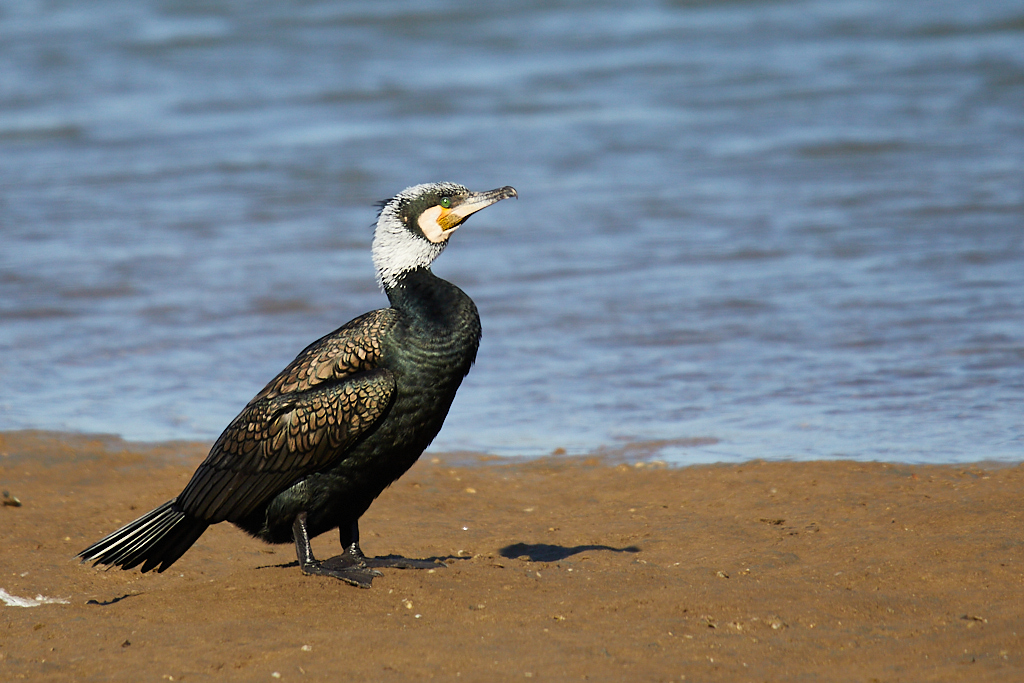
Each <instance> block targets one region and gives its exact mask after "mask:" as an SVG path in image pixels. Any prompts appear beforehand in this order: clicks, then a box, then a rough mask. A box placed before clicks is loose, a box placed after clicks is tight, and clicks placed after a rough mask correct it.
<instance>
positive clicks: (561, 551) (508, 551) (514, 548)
mask: <svg viewBox="0 0 1024 683" xmlns="http://www.w3.org/2000/svg"><path fill="white" fill-rule="evenodd" d="M588 550H606V551H609V552H613V553H638V552H640V548H639V547H637V546H635V545H631V546H627V547H625V548H613V547H612V546H610V545H574V546H564V545H550V544H548V543H513V544H512V545H507V546H505V547H504V548H502V549H501V550H499V551H498V552H499V553H501V556H502V557H504V558H507V559H509V560H514V559H516V558H519V557H524V556H525V557H526V558H527V559H529V560H530V562H558V561H559V560H564V559H566V558H567V557H572V556H573V555H576V554H578V553H585V552H587V551H588Z"/></svg>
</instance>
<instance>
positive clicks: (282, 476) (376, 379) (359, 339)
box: [178, 310, 395, 524]
mask: <svg viewBox="0 0 1024 683" xmlns="http://www.w3.org/2000/svg"><path fill="white" fill-rule="evenodd" d="M391 315H392V314H391V313H389V311H387V310H384V311H374V312H373V313H368V314H366V315H364V316H361V317H359V318H356V319H355V320H353V321H352V322H350V323H348V324H347V325H345V326H344V327H342V328H340V329H339V330H337V331H336V332H334V333H332V334H330V335H328V336H326V337H324V338H323V339H320V340H319V341H317V342H314V343H313V344H311V345H310V346H308V347H307V348H306V349H305V350H303V351H302V353H300V354H299V356H298V357H297V358H296V359H295V360H294V361H292V363H291V364H290V365H289V366H288V367H287V368H285V369H284V371H282V372H281V374H279V375H278V376H277V377H276V378H274V380H272V381H271V382H270V383H269V384H268V385H267V386H266V387H265V388H264V389H263V391H261V392H260V393H259V394H257V395H256V397H255V398H254V399H253V400H252V401H250V402H249V404H248V405H247V406H246V407H245V409H244V410H243V411H242V413H241V414H240V415H239V416H238V417H236V418H235V419H234V420H233V421H232V422H231V424H230V425H228V427H227V429H225V430H224V433H223V434H221V436H220V438H219V439H217V442H216V443H215V444H214V445H213V448H212V449H211V450H210V454H209V455H208V456H207V458H206V460H204V461H203V463H202V464H201V465H200V466H199V469H197V470H196V473H195V474H194V475H193V476H192V480H191V481H190V482H189V483H188V485H187V486H186V487H185V490H184V491H182V493H181V495H180V496H178V504H179V505H181V506H182V507H183V508H184V509H185V511H187V512H188V513H190V514H192V515H193V516H195V517H198V518H199V519H202V520H203V521H205V522H208V523H210V524H215V523H217V522H221V521H224V520H237V519H239V518H241V517H243V516H245V515H246V514H248V513H250V512H252V511H253V510H254V509H256V508H257V507H259V506H260V505H262V504H264V503H266V502H267V501H268V500H270V499H271V498H273V497H274V496H276V495H277V494H278V493H280V492H281V491H284V490H285V489H287V488H288V487H289V486H291V485H292V484H294V483H295V482H296V481H297V480H299V479H301V478H302V477H304V476H306V475H308V474H311V473H313V472H316V471H319V470H322V469H324V468H325V467H327V466H329V465H330V464H331V463H332V462H334V461H335V460H337V459H338V457H340V456H341V455H342V454H343V453H344V451H345V450H346V449H347V448H348V447H349V446H351V445H352V444H353V443H354V442H355V441H356V440H357V439H358V438H359V436H360V435H361V434H363V433H364V432H365V431H366V430H368V429H369V428H371V427H372V426H373V425H374V424H376V423H377V421H378V420H379V419H380V418H381V417H382V416H383V415H384V414H385V413H386V412H387V409H388V407H389V406H390V405H391V398H392V396H393V395H394V391H395V380H394V376H393V375H392V373H391V372H390V371H388V370H385V369H383V368H377V367H376V366H377V363H378V362H379V360H380V353H381V351H380V335H381V334H383V333H384V332H386V330H387V328H388V327H389V326H390V325H391V324H392V322H393V318H392V317H391Z"/></svg>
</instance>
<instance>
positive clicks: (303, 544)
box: [292, 512, 380, 588]
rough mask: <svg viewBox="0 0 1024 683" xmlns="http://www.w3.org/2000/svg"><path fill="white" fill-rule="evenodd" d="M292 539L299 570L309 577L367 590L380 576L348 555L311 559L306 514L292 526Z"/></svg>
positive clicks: (300, 516) (296, 519) (303, 513)
mask: <svg viewBox="0 0 1024 683" xmlns="http://www.w3.org/2000/svg"><path fill="white" fill-rule="evenodd" d="M292 538H294V539H295V554H296V555H297V556H298V558H299V568H300V569H301V570H302V573H303V574H307V575H310V576H333V577H334V578H336V579H341V580H342V581H344V582H345V583H348V584H351V585H353V586H358V587H359V588H369V587H370V585H371V583H372V582H373V577H374V576H380V572H375V571H373V570H372V569H368V568H366V567H365V566H362V565H360V563H359V562H356V561H353V560H352V558H351V557H350V556H349V554H348V553H344V554H342V555H338V556H337V557H332V558H331V559H329V560H324V561H323V562H321V561H320V560H318V559H316V558H315V557H313V547H312V546H311V545H310V544H309V531H308V530H307V529H306V513H305V512H301V513H299V515H298V517H296V518H295V522H294V524H292Z"/></svg>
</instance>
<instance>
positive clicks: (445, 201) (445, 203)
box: [441, 197, 452, 209]
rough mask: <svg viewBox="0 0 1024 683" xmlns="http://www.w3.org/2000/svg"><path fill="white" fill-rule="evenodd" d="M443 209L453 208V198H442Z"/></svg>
mask: <svg viewBox="0 0 1024 683" xmlns="http://www.w3.org/2000/svg"><path fill="white" fill-rule="evenodd" d="M441 208H442V209H450V208H452V198H451V197H441Z"/></svg>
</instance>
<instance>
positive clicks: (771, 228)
mask: <svg viewBox="0 0 1024 683" xmlns="http://www.w3.org/2000/svg"><path fill="white" fill-rule="evenodd" d="M1022 44H1024V6H1022V5H1021V4H1020V3H1019V2H1013V1H1010V0H983V1H981V2H975V3H964V2H942V1H931V0H929V1H925V0H909V1H908V2H903V3H891V2H882V1H878V2H872V1H867V0H863V1H861V0H850V1H841V0H840V1H835V0H829V1H825V0H806V1H792V2H784V1H773V0H760V1H756V2H738V1H737V2H728V1H717V2H716V1H710V0H709V1H706V2H701V1H696V0H694V1H687V0H676V1H675V2H643V1H641V2H637V1H636V0H631V1H630V2H625V1H615V0H608V1H606V2H570V1H564V2H533V3H530V2H527V3H504V2H492V1H490V0H483V1H481V0H474V1H473V2H469V1H462V0H451V1H444V2H442V1H435V2H430V1H417V2H412V1H409V2H356V1H345V2H341V1H336V2H335V1H331V2H328V1H325V2H300V1H298V0H290V1H289V0H282V1H280V2H274V3H243V2H228V1H226V0H205V1H202V2H198V1H184V0H179V1H167V0H163V1H157V0H139V1H135V2H130V3H126V2H120V1H115V0H98V1H96V2H91V3H80V2H47V3H41V2H6V3H3V4H0V382H2V385H3V387H4V391H3V392H2V394H0V429H23V428H40V429H51V430H69V431H76V432H105V433H114V434H119V435H122V436H124V437H126V438H129V439H135V440H147V441H154V440H164V439H202V440H212V439H214V438H215V437H216V436H217V434H218V433H219V432H220V430H221V429H222V428H223V427H224V426H225V425H226V424H227V423H228V422H229V421H230V419H231V418H232V417H233V416H234V415H235V414H236V413H237V412H238V411H239V410H240V409H241V407H242V406H243V405H244V404H245V403H246V402H247V401H248V400H249V398H250V397H251V396H252V395H253V394H254V393H255V392H257V391H258V390H259V389H260V388H261V387H262V386H263V385H264V384H265V383H266V381H267V380H268V379H269V378H270V377H272V376H273V375H274V374H275V373H276V372H277V371H278V370H280V369H281V368H282V367H283V366H284V365H285V364H286V363H287V362H288V361H289V360H291V358H292V357H293V356H294V355H295V354H296V353H297V352H298V351H299V350H301V349H302V348H303V347H304V346H305V345H306V344H307V343H309V342H310V341H312V340H313V339H316V338H317V337H319V336H321V335H323V334H325V333H327V332H329V331H330V330H332V329H334V328H335V327H337V326H339V325H340V324H342V323H344V322H345V321H347V320H348V319H350V318H352V317H354V316H355V315H357V314H360V313H362V312H364V311H366V310H369V309H371V308H376V307H380V306H383V305H386V299H385V298H384V296H383V295H382V294H381V293H380V292H379V291H378V289H377V287H376V283H375V281H374V274H373V269H372V265H371V262H370V256H369V247H370V239H371V237H372V228H371V225H372V223H373V221H374V219H375V209H374V207H373V205H374V203H375V202H376V201H378V200H381V199H384V198H387V197H389V196H391V195H393V194H394V193H396V192H397V191H399V190H401V189H402V188H404V187H406V186H408V185H412V184H415V183H420V182H424V181H429V180H442V179H443V180H454V181H457V182H461V183H463V184H466V185H469V186H470V187H472V188H474V189H489V188H492V187H497V186H501V185H506V184H508V185H514V186H515V187H516V188H517V189H518V190H519V194H520V200H519V201H518V202H503V203H502V204H500V205H498V206H496V207H494V208H492V209H488V210H487V211H486V212H483V213H482V214H480V215H479V216H475V217H474V218H473V219H472V220H471V221H470V222H469V223H467V225H466V226H465V227H464V228H463V229H462V230H460V231H459V233H458V234H456V235H455V237H454V238H453V240H452V244H451V246H450V248H449V249H448V251H447V252H446V253H445V254H444V255H442V256H441V258H440V259H439V260H438V262H437V264H436V267H435V271H436V272H438V273H439V274H441V275H442V276H444V277H447V278H449V279H451V280H452V281H454V282H456V283H457V284H458V285H459V286H461V287H462V288H463V289H464V290H466V291H467V292H468V293H469V294H470V295H471V296H472V297H473V298H474V299H475V300H476V301H477V303H478V305H479V308H480V310H481V314H482V318H483V324H484V331H485V336H484V340H483V345H482V347H481V350H480V355H479V358H478V361H477V365H476V367H475V369H474V370H473V372H472V373H471V374H470V375H469V377H468V379H467V380H466V383H465V384H464V386H463V389H462V390H461V392H460V394H459V396H458V398H457V399H456V402H455V405H454V406H453V408H452V412H451V414H450V416H449V419H448V422H447V423H446V426H445V428H444V430H443V431H442V433H441V435H440V436H439V437H438V439H437V440H436V441H435V444H434V446H432V449H433V450H443V451H450V450H476V451H482V452H487V453H496V454H502V455H540V454H545V453H550V452H552V451H553V450H555V449H564V450H565V452H567V453H570V454H576V453H602V454H606V455H610V456H613V457H619V456H622V457H633V456H635V457H653V458H661V459H667V460H670V461H672V462H676V463H682V464H686V463H693V462H707V461H741V460H747V459H752V458H796V459H812V458H814V459H817V458H838V457H842V458H855V459H883V460H890V461H900V462H959V461H976V460H1011V461H1012V460H1020V459H1021V458H1022V456H1024V410H1022V408H1024V181H1022V178H1024V49H1021V45H1022Z"/></svg>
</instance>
